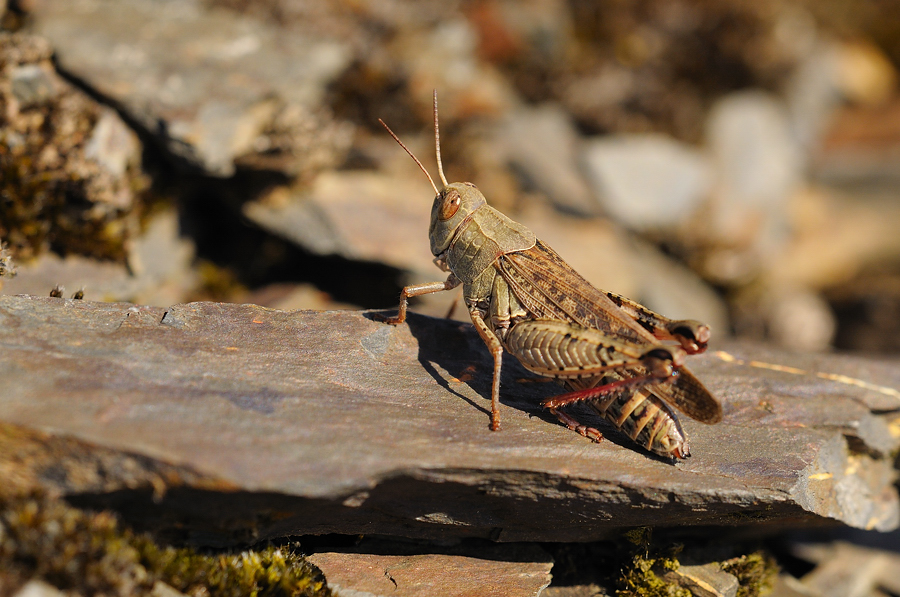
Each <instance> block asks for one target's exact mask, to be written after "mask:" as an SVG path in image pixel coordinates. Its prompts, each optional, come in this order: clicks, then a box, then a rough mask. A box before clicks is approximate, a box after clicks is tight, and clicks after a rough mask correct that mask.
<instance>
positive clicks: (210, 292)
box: [186, 259, 247, 302]
mask: <svg viewBox="0 0 900 597" xmlns="http://www.w3.org/2000/svg"><path fill="white" fill-rule="evenodd" d="M197 272H198V273H199V274H200V283H199V284H198V285H197V287H196V288H195V289H194V290H193V291H192V292H191V293H190V294H189V295H188V297H187V298H186V302H193V301H217V302H232V301H234V299H235V297H240V296H241V295H243V294H246V292H247V288H246V286H244V285H243V284H241V283H240V281H239V280H238V277H237V276H236V275H235V273H234V271H232V270H231V269H229V268H227V267H221V266H218V265H216V264H215V263H212V262H211V261H206V260H202V259H201V260H200V261H199V263H198V264H197Z"/></svg>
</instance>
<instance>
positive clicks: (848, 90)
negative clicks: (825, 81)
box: [837, 41, 897, 105]
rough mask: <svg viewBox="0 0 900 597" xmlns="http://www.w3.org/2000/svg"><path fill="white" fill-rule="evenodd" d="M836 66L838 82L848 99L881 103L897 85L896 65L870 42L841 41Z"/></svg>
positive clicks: (891, 93) (888, 97)
mask: <svg viewBox="0 0 900 597" xmlns="http://www.w3.org/2000/svg"><path fill="white" fill-rule="evenodd" d="M837 68H838V72H837V75H838V79H837V83H838V86H839V88H840V89H841V91H842V92H843V93H844V96H845V97H846V98H847V99H849V100H850V101H852V102H855V103H858V104H863V105H878V104H883V103H884V102H885V101H887V100H888V99H890V97H891V96H892V95H893V94H894V92H895V91H896V89H897V69H896V68H895V67H894V65H893V64H891V60H890V58H888V57H887V56H886V55H885V54H884V52H883V51H882V50H881V49H879V48H878V46H876V45H874V44H872V43H870V42H867V41H854V42H847V43H844V44H842V45H841V46H840V53H839V54H838V64H837Z"/></svg>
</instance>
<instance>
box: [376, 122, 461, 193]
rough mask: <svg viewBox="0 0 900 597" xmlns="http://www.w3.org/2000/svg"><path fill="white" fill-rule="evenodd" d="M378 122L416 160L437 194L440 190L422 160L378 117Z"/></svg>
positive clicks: (442, 174) (442, 176)
mask: <svg viewBox="0 0 900 597" xmlns="http://www.w3.org/2000/svg"><path fill="white" fill-rule="evenodd" d="M378 122H380V123H381V126H383V127H384V128H386V129H387V132H389V133H390V134H391V137H393V138H394V141H396V142H397V143H399V144H400V147H402V148H403V149H405V150H406V153H408V154H409V157H411V158H412V159H413V160H415V161H416V163H417V164H418V165H419V168H421V169H422V172H424V173H425V176H427V177H428V182H430V183H431V188H432V189H434V194H435V195H437V194H439V193H440V191H438V188H437V185H435V184H434V180H432V179H431V174H429V173H428V170H426V169H425V166H423V165H422V162H420V161H419V158H417V157H416V156H414V155H413V152H411V151H410V150H409V148H408V147H406V145H404V144H403V141H401V140H400V137H398V136H397V135H395V134H394V131H392V130H391V127H389V126H388V125H386V124H385V123H384V121H383V120H382V119H380V118H379V119H378ZM438 155H439V156H440V153H438ZM438 164H440V160H438ZM441 178H442V179H443V178H444V173H443V172H441ZM445 185H446V182H445Z"/></svg>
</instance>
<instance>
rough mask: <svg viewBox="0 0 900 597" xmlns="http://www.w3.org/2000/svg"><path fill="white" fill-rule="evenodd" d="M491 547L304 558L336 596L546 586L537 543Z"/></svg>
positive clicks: (412, 596)
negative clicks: (480, 551)
mask: <svg viewBox="0 0 900 597" xmlns="http://www.w3.org/2000/svg"><path fill="white" fill-rule="evenodd" d="M493 551H495V552H497V553H493V554H489V555H490V557H470V556H464V555H457V554H442V553H427V554H410V555H393V554H372V553H353V552H350V553H342V552H324V553H316V554H313V555H312V556H310V557H309V561H310V562H312V563H313V564H314V565H315V566H317V567H318V568H319V569H320V570H321V571H322V572H323V573H324V574H325V576H326V578H328V586H329V588H331V590H332V591H334V593H335V594H336V595H337V597H342V596H346V597H354V596H358V595H360V594H361V593H359V592H362V594H364V595H367V596H368V595H371V596H373V597H382V596H390V597H432V596H433V595H442V596H444V597H494V596H496V597H537V596H538V595H540V593H541V591H542V590H543V589H544V588H546V587H547V585H549V584H550V569H551V568H552V566H553V560H552V558H550V556H549V555H547V554H546V552H543V551H542V550H541V549H540V548H538V547H537V546H531V547H530V548H527V549H525V550H522V549H518V550H515V551H513V550H510V549H505V550H503V549H501V550H493ZM522 551H528V552H530V553H528V554H523V553H521V552H522ZM516 552H519V553H516ZM357 591H359V592H357Z"/></svg>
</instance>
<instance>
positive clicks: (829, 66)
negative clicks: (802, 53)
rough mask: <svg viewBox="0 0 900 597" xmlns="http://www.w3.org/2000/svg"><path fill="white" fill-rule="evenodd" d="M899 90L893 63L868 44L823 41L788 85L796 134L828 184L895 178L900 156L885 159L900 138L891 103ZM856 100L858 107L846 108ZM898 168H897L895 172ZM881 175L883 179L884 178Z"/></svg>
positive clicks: (789, 102) (816, 169) (817, 170)
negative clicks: (888, 142) (888, 145)
mask: <svg viewBox="0 0 900 597" xmlns="http://www.w3.org/2000/svg"><path fill="white" fill-rule="evenodd" d="M896 86H897V72H896V70H895V69H894V67H893V66H892V65H891V63H890V61H889V60H888V59H887V58H886V57H885V56H884V54H883V53H881V51H880V50H878V49H877V48H876V47H874V46H871V45H869V44H867V43H865V42H861V41H860V42H846V43H837V42H834V41H825V40H820V41H819V43H818V44H817V45H816V48H815V51H813V52H810V54H809V55H808V56H807V57H806V59H805V60H804V61H803V62H802V63H801V64H800V66H799V67H798V68H797V70H796V71H795V72H794V73H793V74H792V76H791V80H790V82H789V84H788V86H787V92H786V97H787V102H788V106H789V108H790V113H791V120H792V123H793V130H794V134H795V136H796V138H797V139H798V141H799V142H800V144H801V146H802V147H803V148H804V151H806V152H808V153H811V154H812V155H813V156H814V158H815V160H814V162H813V167H814V169H815V172H816V174H817V175H818V176H820V177H823V178H825V179H828V180H845V181H846V180H847V179H856V180H859V179H861V178H869V179H871V178H872V177H873V175H875V178H881V177H883V176H885V175H887V176H889V177H890V174H889V172H890V167H885V166H886V165H887V163H889V164H890V165H891V166H896V160H897V157H896V156H893V157H891V156H890V152H889V151H888V152H887V155H885V153H886V152H885V149H887V148H886V147H885V140H887V139H889V138H890V137H891V135H892V133H891V131H893V137H894V138H896V136H897V134H896V130H895V129H896V127H892V126H891V122H892V119H891V117H890V114H891V113H892V109H891V107H890V106H889V105H888V102H889V101H890V99H891V96H892V94H893V91H894V90H895V89H896ZM848 100H849V101H850V102H851V103H852V105H853V106H854V107H847V106H846V105H845V104H846V102H847V101H848ZM893 169H894V170H896V168H895V167H894V168H893ZM879 174H880V175H881V176H878V175H879Z"/></svg>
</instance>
